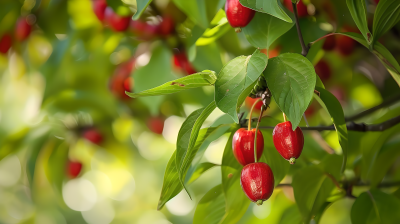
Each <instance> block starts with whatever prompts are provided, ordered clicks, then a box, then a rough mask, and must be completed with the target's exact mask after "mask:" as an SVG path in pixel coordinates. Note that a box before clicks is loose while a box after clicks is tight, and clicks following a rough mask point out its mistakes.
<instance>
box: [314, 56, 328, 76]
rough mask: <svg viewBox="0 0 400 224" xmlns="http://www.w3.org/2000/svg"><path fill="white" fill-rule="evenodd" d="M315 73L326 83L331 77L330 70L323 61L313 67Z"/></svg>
mask: <svg viewBox="0 0 400 224" xmlns="http://www.w3.org/2000/svg"><path fill="white" fill-rule="evenodd" d="M314 68H315V73H317V75H318V76H319V77H320V78H321V80H322V81H327V80H329V78H330V77H331V68H330V67H329V64H328V63H327V62H326V61H324V60H320V61H319V62H318V63H317V64H316V65H315V66H314Z"/></svg>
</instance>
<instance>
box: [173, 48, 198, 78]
mask: <svg viewBox="0 0 400 224" xmlns="http://www.w3.org/2000/svg"><path fill="white" fill-rule="evenodd" d="M174 64H175V66H176V67H178V68H179V69H181V70H183V71H184V72H185V73H186V74H187V75H191V74H193V73H196V72H197V71H196V70H195V69H194V68H193V66H192V64H191V63H190V61H189V59H188V58H187V56H186V54H185V52H184V51H180V52H178V53H175V54H174Z"/></svg>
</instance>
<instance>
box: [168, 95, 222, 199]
mask: <svg viewBox="0 0 400 224" xmlns="http://www.w3.org/2000/svg"><path fill="white" fill-rule="evenodd" d="M215 108H216V105H215V102H214V101H213V102H212V103H210V104H209V105H208V106H207V107H205V108H201V109H198V110H196V111H194V112H193V113H191V114H190V115H189V116H188V117H187V118H186V120H185V122H183V124H182V126H181V129H180V130H179V133H178V140H177V143H176V168H177V170H178V172H179V180H180V181H181V183H182V185H183V186H184V180H185V177H186V173H187V171H188V169H189V166H190V165H191V163H192V161H193V158H194V156H195V155H196V153H197V150H198V147H196V146H195V144H196V141H197V138H198V137H199V139H203V141H204V139H205V138H206V137H207V136H208V135H209V134H210V133H211V132H212V131H213V129H203V131H202V132H201V133H200V134H199V131H200V128H201V126H202V125H203V123H204V121H205V120H206V119H207V117H208V116H209V115H210V114H211V112H213V111H214V109H215ZM201 143H202V142H201ZM184 187H185V186H184ZM185 190H186V191H187V189H186V188H185ZM187 192H188V191H187ZM188 194H189V192H188ZM189 196H190V194H189Z"/></svg>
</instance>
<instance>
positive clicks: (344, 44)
mask: <svg viewBox="0 0 400 224" xmlns="http://www.w3.org/2000/svg"><path fill="white" fill-rule="evenodd" d="M336 42H337V43H336V50H337V51H338V52H339V53H340V54H341V55H343V56H348V55H350V54H351V53H353V51H354V48H355V45H356V42H355V40H353V39H352V38H351V37H348V36H344V35H339V36H338V37H337V40H336Z"/></svg>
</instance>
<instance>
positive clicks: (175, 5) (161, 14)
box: [0, 0, 400, 224]
mask: <svg viewBox="0 0 400 224" xmlns="http://www.w3.org/2000/svg"><path fill="white" fill-rule="evenodd" d="M224 3H225V1H223V0H219V1H217V0H207V1H204V2H201V3H199V1H193V2H191V1H187V0H185V1H183V0H182V1H180V0H174V1H169V0H154V1H153V2H152V3H151V4H150V7H149V8H148V9H147V10H146V11H144V12H143V14H142V15H141V16H140V19H139V20H137V21H136V22H133V20H132V19H131V16H132V15H133V14H134V13H135V12H136V11H137V10H138V8H137V4H136V1H135V0H122V1H117V0H115V1H111V0H108V1H107V2H105V1H101V0H94V1H91V0H1V2H0V38H2V39H1V40H0V48H1V49H4V48H7V46H6V45H7V38H9V39H11V45H10V49H7V51H5V52H4V53H1V54H0V78H1V80H0V223H6V224H8V223H38V224H52V223H57V224H66V223H74V224H75V223H91V224H102V223H138V224H150V223H153V224H167V223H192V220H193V215H194V211H195V207H196V205H197V203H198V201H199V200H200V199H201V198H202V196H203V195H204V194H205V193H206V192H207V191H208V190H210V189H211V188H212V187H214V186H216V185H218V184H219V183H220V182H221V174H220V172H221V171H220V168H219V166H215V167H213V168H211V169H210V170H209V171H207V172H205V173H204V174H203V175H202V176H201V177H200V178H199V179H197V180H196V181H194V182H193V183H191V184H190V185H189V188H190V191H191V192H193V193H192V196H193V200H190V199H189V197H188V196H187V194H186V193H185V192H181V193H180V194H179V195H177V196H176V197H175V198H174V199H172V200H171V201H170V202H168V203H167V204H166V207H165V208H163V209H162V210H161V211H157V202H158V199H159V196H160V192H161V187H162V181H163V175H164V171H165V167H166V165H167V163H168V160H169V158H170V156H171V155H172V153H173V152H174V150H175V144H176V138H177V134H178V131H179V128H180V126H181V124H182V123H183V121H184V119H185V117H187V116H188V115H189V114H190V113H191V112H193V111H194V110H196V109H198V108H200V107H203V106H206V105H207V104H208V103H209V102H211V101H212V100H213V98H214V94H213V90H214V89H213V87H204V88H200V89H194V90H189V91H186V92H181V93H178V94H174V95H167V96H157V97H147V98H139V99H130V98H129V97H127V96H126V95H125V94H124V92H125V90H131V91H132V92H138V91H142V90H146V89H149V88H152V87H155V86H158V85H160V84H163V83H164V82H167V81H170V80H173V79H176V78H179V77H183V76H185V75H189V74H191V73H194V72H196V71H202V70H205V69H209V70H213V71H216V72H217V73H218V72H219V70H220V69H221V68H222V66H223V65H224V64H225V63H227V62H228V61H229V60H231V59H233V58H234V57H236V56H238V55H249V54H251V53H252V52H253V51H254V48H253V47H252V46H251V45H250V44H249V42H248V41H247V40H246V37H245V36H244V34H243V33H239V34H236V33H235V32H234V29H233V28H231V27H230V26H229V24H228V25H226V24H225V25H223V26H221V28H220V29H218V30H217V34H209V36H207V35H206V36H204V34H203V32H204V31H205V29H206V28H207V27H215V26H216V25H218V20H216V19H215V18H217V19H221V18H222V19H223V18H224V17H225V15H224V12H223V10H222V9H223V6H224ZM96 4H100V6H99V5H96ZM101 4H108V5H109V6H108V7H110V8H109V9H107V10H111V11H113V12H111V11H110V12H111V13H114V15H109V16H110V17H113V16H114V17H115V16H116V17H118V18H117V19H115V20H113V18H110V21H108V19H107V18H108V17H107V16H106V19H103V21H101V18H100V19H99V18H98V15H97V16H96V14H95V11H96V10H97V8H96V7H100V8H101ZM304 4H305V5H307V12H308V15H306V16H304V17H303V18H301V20H300V25H301V27H302V29H303V34H304V38H305V41H306V43H308V42H310V41H314V40H316V39H318V38H319V37H321V36H323V35H325V34H327V33H330V32H334V31H338V32H339V31H346V30H347V31H351V30H352V29H354V28H355V24H354V22H353V21H352V19H351V17H350V14H349V11H348V9H347V7H346V3H345V1H344V0H340V1H332V2H331V1H316V0H313V1H310V0H305V1H304ZM199 5H200V6H203V8H201V7H199ZM375 7H376V3H375V1H372V0H371V1H367V11H368V18H369V20H371V22H372V18H373V17H372V15H373V12H374V10H375ZM100 11H101V10H100ZM103 12H104V10H103ZM217 12H218V13H219V14H220V15H222V16H220V18H219V17H218V16H215V15H217ZM121 18H125V20H124V19H121ZM126 18H127V20H126ZM135 19H136V18H135ZM213 19H214V20H213ZM21 21H23V22H21ZM124 21H125V23H127V24H128V25H127V26H126V27H125V28H123V29H122V30H118V29H119V28H115V26H117V27H118V26H120V25H121V24H122V23H124ZM126 21H127V22H126ZM168 21H169V22H170V23H168ZM171 24H172V25H171ZM204 24H205V25H204ZM122 26H124V25H122ZM27 27H29V29H30V32H29V33H28V35H26V37H25V36H24V34H23V33H24V32H26V30H25V31H24V29H27ZM21 32H22V34H21ZM202 34H203V36H202ZM21 35H22V36H21ZM5 36H6V38H5V39H4V37H5ZM7 36H8V37H7ZM294 36H296V30H295V27H292V29H291V30H290V31H289V32H288V33H286V34H285V35H283V36H282V37H281V38H279V39H278V40H277V41H276V42H275V43H274V44H273V50H272V51H270V57H271V56H272V55H271V54H275V56H276V55H278V54H279V53H283V52H297V53H299V52H300V50H301V49H300V45H299V43H298V40H297V39H293V37H294ZM199 37H201V39H199ZM399 39H400V25H399V24H397V25H396V26H395V27H394V28H393V29H392V30H391V31H389V32H388V33H387V34H385V35H384V36H383V38H382V39H381V42H383V43H384V45H385V46H386V47H387V48H388V49H389V50H390V51H391V52H392V54H393V55H394V56H395V58H396V59H397V61H399V58H400V42H399ZM334 41H336V43H337V44H336V48H334V49H330V50H326V49H323V48H322V45H323V41H320V42H318V43H317V44H315V46H313V49H312V51H313V53H312V54H313V56H314V57H313V60H312V62H313V64H314V65H316V70H317V74H318V75H319V76H320V77H321V79H322V81H323V82H324V84H325V86H326V87H327V89H328V90H329V91H331V93H333V94H334V95H335V96H336V97H337V98H338V99H339V100H340V102H341V103H342V106H343V108H344V112H345V115H347V116H348V115H353V114H355V113H357V112H360V111H362V110H364V109H368V108H370V107H373V106H376V105H378V104H380V103H382V102H383V101H384V100H385V99H388V98H390V97H392V96H396V95H398V94H399V93H400V91H399V88H398V86H397V84H396V83H395V81H394V80H393V78H392V77H391V76H390V75H389V74H388V72H387V71H386V69H385V68H384V66H383V65H382V64H381V63H380V62H379V61H378V59H377V58H375V56H374V55H372V54H371V53H370V52H369V51H368V49H366V48H364V47H362V46H360V45H358V44H357V43H355V42H354V43H348V44H347V45H345V46H340V44H341V43H344V42H346V40H339V38H336V40H334ZM341 48H344V49H345V50H343V49H341ZM353 48H354V49H353ZM349 49H350V50H351V51H350V53H348V52H347V51H349ZM310 54H311V52H310ZM321 63H322V64H323V65H321ZM249 105H251V104H249V103H247V104H246V105H245V106H243V108H242V110H243V112H245V113H246V115H247V112H248V111H249ZM398 106H399V105H398V104H395V105H393V106H392V108H394V109H393V110H394V111H396V110H395V109H396V108H398ZM320 109H321V108H320V107H319V106H318V104H316V103H315V102H314V103H312V104H311V106H310V108H309V110H308V111H307V112H306V116H307V118H308V122H309V124H310V125H314V126H315V125H321V124H322V125H323V124H330V117H329V116H328V115H327V114H326V112H324V111H323V110H320ZM389 112H390V111H388V110H383V111H380V112H379V113H376V114H373V116H370V117H369V118H367V120H366V121H365V120H364V121H365V122H368V121H374V120H376V119H377V118H379V117H383V116H385V114H387V113H389ZM394 113H396V112H394ZM267 114H268V116H270V117H273V118H275V119H277V120H282V117H281V113H280V111H279V109H278V108H277V106H276V104H275V103H274V102H272V104H271V108H270V109H268V112H267ZM392 114H393V111H392ZM397 114H398V113H397ZM222 115H223V113H222V112H221V111H219V110H216V111H215V112H213V113H212V114H211V116H210V117H209V118H208V119H207V121H206V122H205V125H204V126H210V125H211V124H213V123H214V121H215V120H217V119H220V121H221V122H225V123H233V121H232V120H230V118H229V117H227V116H223V117H221V116H222ZM368 119H369V120H368ZM301 125H302V126H305V123H304V121H302V123H301ZM265 133H267V134H270V133H271V132H270V131H266V132H265ZM396 137H398V136H394V137H392V139H395V138H396ZM305 138H306V145H305V151H304V156H303V157H304V158H303V159H304V161H314V160H318V158H320V155H321V154H324V153H326V152H325V151H324V150H330V149H333V150H336V151H340V146H339V144H338V142H337V139H336V134H335V133H334V132H322V133H321V134H318V133H314V132H307V133H305ZM364 140H365V141H368V139H364ZM372 140H373V139H372ZM372 140H371V141H372ZM227 141H228V136H227V135H224V136H222V137H221V138H219V139H217V140H216V141H214V142H212V143H211V144H210V146H209V147H208V148H207V150H206V152H205V155H204V157H203V158H202V161H203V162H209V163H213V164H217V165H218V164H221V158H222V153H223V150H224V148H225V144H226V142H227ZM365 144H368V143H365ZM357 156H358V155H357V154H356V153H353V154H351V153H350V155H349V163H357V159H359V158H357ZM301 162H302V161H299V163H300V164H301ZM396 164H397V166H399V164H400V161H398V160H397V163H396ZM80 166H81V167H82V168H81V171H79V169H80ZM76 169H78V171H76ZM393 172H394V173H393V175H394V176H393V178H394V179H396V178H400V173H399V172H398V171H397V172H396V171H393ZM290 179H291V177H290V176H288V177H286V178H285V179H284V181H283V182H285V183H288V182H290ZM362 189H363V188H362V187H360V191H359V192H362V191H363V190H362ZM391 191H393V189H389V190H388V192H391ZM353 203H354V199H350V198H343V199H340V200H338V201H336V202H335V203H334V204H333V205H332V206H330V207H329V208H328V210H327V211H326V212H325V213H324V215H323V217H322V220H321V222H322V223H350V208H351V206H352V204H353ZM296 209H297V207H296V205H295V203H294V197H293V190H292V189H291V188H290V187H282V188H279V189H277V190H275V191H274V194H273V196H272V197H271V199H270V200H268V201H266V202H265V203H264V204H263V205H262V206H256V205H254V204H252V205H251V206H250V207H249V208H248V211H247V212H246V214H245V216H244V217H243V218H242V219H241V221H240V222H239V223H279V221H280V220H282V219H285V218H287V219H290V217H291V216H292V215H293V214H298V212H297V213H296V212H293V213H291V211H293V210H296Z"/></svg>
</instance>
